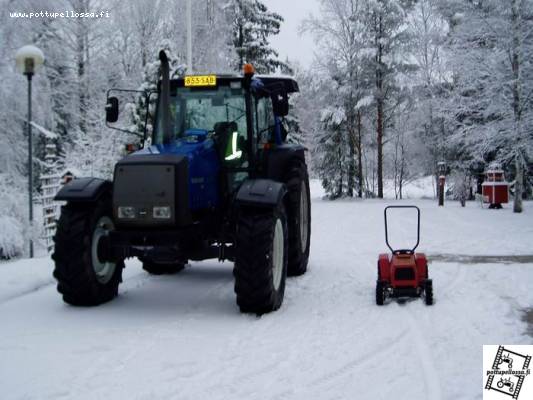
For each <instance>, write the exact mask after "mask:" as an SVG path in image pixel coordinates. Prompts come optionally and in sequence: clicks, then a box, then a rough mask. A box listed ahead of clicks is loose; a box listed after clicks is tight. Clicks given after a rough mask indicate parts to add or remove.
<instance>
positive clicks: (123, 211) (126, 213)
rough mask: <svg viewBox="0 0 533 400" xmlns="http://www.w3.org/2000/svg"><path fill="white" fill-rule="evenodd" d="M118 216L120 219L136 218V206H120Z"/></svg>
mask: <svg viewBox="0 0 533 400" xmlns="http://www.w3.org/2000/svg"><path fill="white" fill-rule="evenodd" d="M118 217H119V218H120V219H134V218H135V207H119V208H118Z"/></svg>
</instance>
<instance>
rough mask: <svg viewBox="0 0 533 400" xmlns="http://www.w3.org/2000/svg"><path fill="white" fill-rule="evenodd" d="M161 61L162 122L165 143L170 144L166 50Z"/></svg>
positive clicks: (168, 76)
mask: <svg viewBox="0 0 533 400" xmlns="http://www.w3.org/2000/svg"><path fill="white" fill-rule="evenodd" d="M159 60H160V61H161V77H162V80H161V81H162V82H161V104H160V106H161V117H162V118H161V122H162V125H163V126H162V128H163V144H170V142H171V140H172V136H173V132H172V126H171V123H170V66H169V62H168V57H167V54H166V53H165V51H164V50H161V51H160V52H159Z"/></svg>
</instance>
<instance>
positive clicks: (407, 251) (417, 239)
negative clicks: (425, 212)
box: [383, 206, 420, 254]
mask: <svg viewBox="0 0 533 400" xmlns="http://www.w3.org/2000/svg"><path fill="white" fill-rule="evenodd" d="M389 208H414V209H415V210H416V211H417V218H418V221H417V231H416V244H415V247H413V248H412V249H401V250H394V249H393V248H392V247H391V245H390V244H389V232H388V226H387V210H388V209H389ZM383 213H384V214H385V243H387V247H388V248H389V249H390V251H391V252H392V253H393V254H414V252H415V250H416V248H417V247H418V245H419V243H420V209H419V208H418V207H417V206H387V207H385V210H384V211H383Z"/></svg>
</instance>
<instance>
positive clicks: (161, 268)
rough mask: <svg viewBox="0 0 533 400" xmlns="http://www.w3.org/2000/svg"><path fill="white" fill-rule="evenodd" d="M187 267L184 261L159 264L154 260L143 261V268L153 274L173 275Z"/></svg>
mask: <svg viewBox="0 0 533 400" xmlns="http://www.w3.org/2000/svg"><path fill="white" fill-rule="evenodd" d="M184 268H185V264H183V263H175V264H158V263H155V262H152V261H143V269H144V270H145V271H146V272H148V273H149V274H151V275H172V274H176V273H178V272H180V271H182V270H183V269H184Z"/></svg>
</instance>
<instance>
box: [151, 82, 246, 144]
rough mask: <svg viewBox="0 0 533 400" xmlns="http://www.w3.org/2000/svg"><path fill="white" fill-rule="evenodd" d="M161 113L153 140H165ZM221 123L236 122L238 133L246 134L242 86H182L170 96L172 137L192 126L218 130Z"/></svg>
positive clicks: (178, 136)
mask: <svg viewBox="0 0 533 400" xmlns="http://www.w3.org/2000/svg"><path fill="white" fill-rule="evenodd" d="M161 116H162V113H161V112H158V116H157V121H156V126H155V134H154V141H155V143H156V144H159V143H163V129H162V125H163V124H162V121H161ZM219 123H235V125H236V126H237V130H236V132H238V135H239V137H242V138H243V139H245V138H246V134H247V130H246V105H245V98H244V93H243V91H242V89H232V88H230V87H224V86H221V87H218V88H217V89H213V90H206V89H201V90H198V89H195V88H185V87H181V88H178V89H177V92H176V93H175V94H173V95H171V97H170V126H171V128H172V134H173V139H179V138H181V137H184V136H185V132H186V131H187V130H189V129H202V130H206V131H208V132H214V131H215V125H216V124H219Z"/></svg>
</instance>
